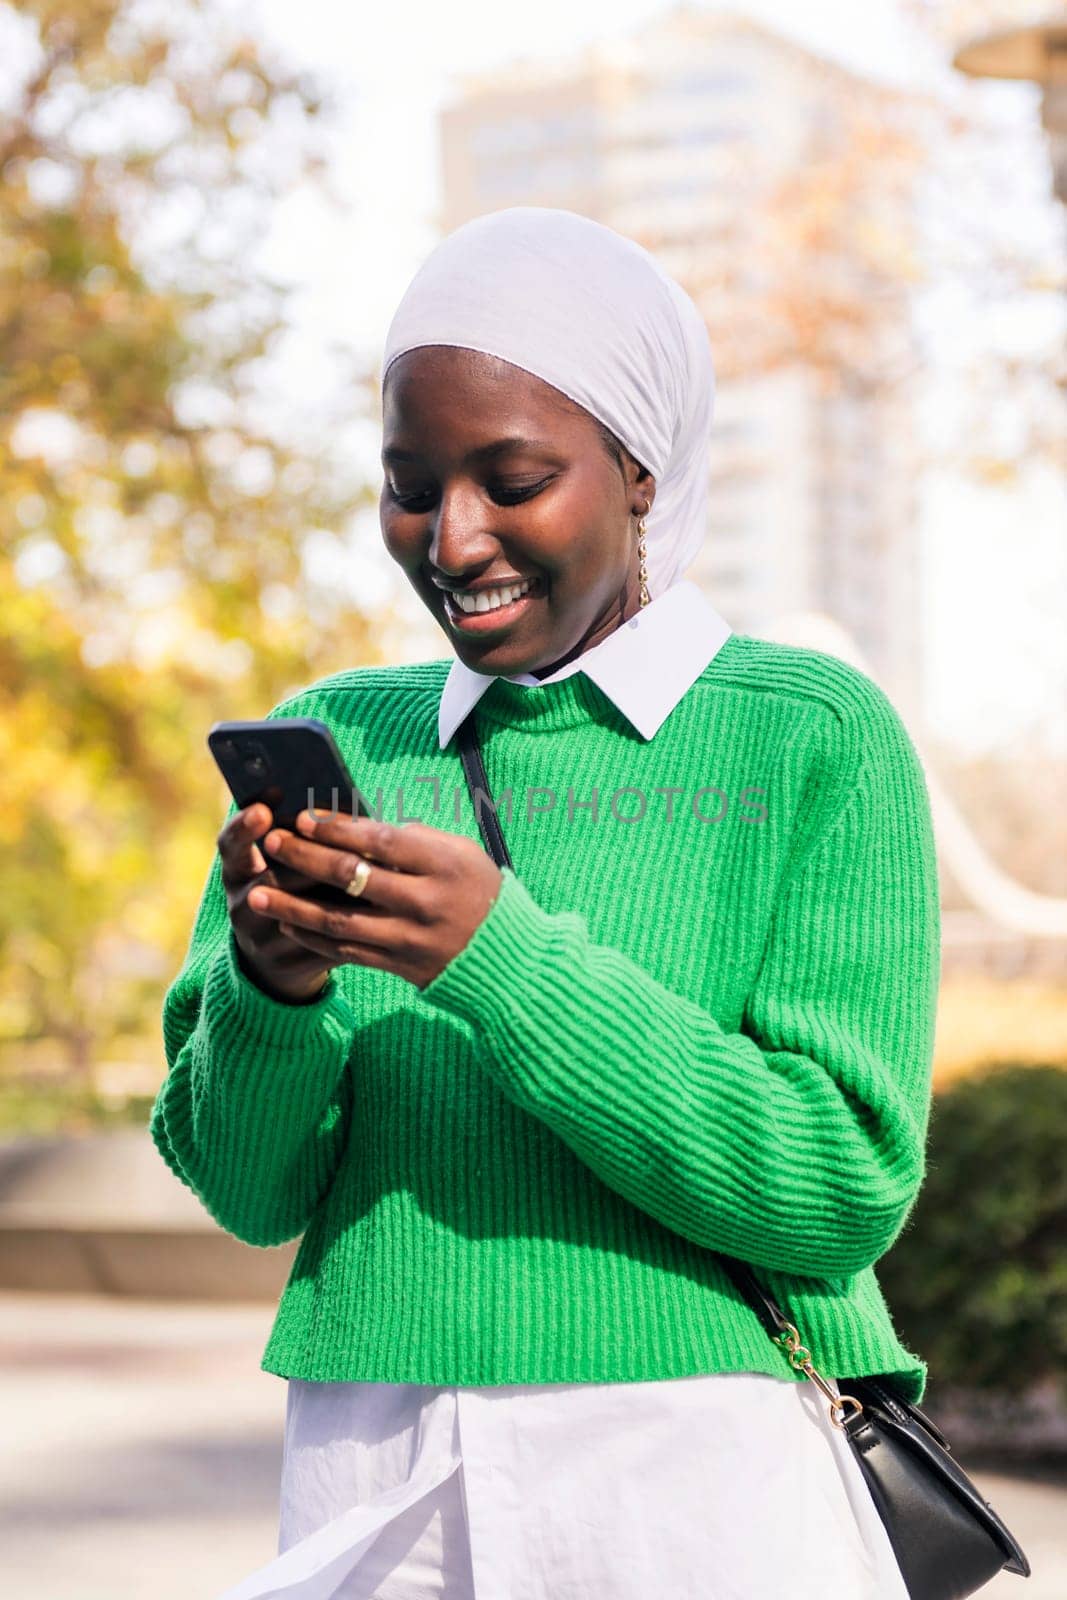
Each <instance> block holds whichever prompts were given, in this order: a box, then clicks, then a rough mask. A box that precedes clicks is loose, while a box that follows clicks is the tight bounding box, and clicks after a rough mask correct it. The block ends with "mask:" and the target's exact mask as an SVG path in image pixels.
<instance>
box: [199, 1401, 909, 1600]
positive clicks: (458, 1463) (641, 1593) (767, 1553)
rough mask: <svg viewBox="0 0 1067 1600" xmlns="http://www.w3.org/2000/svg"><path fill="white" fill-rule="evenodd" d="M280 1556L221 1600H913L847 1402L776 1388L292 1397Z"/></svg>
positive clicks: (288, 1414)
mask: <svg viewBox="0 0 1067 1600" xmlns="http://www.w3.org/2000/svg"><path fill="white" fill-rule="evenodd" d="M834 1387H836V1386H834ZM278 1550H279V1554H278V1556H277V1558H276V1559H275V1560H273V1561H271V1562H269V1563H268V1564H267V1565H266V1566H264V1567H262V1568H260V1569H259V1571H257V1572H255V1573H252V1574H250V1575H249V1576H248V1577H247V1578H245V1579H244V1580H243V1581H242V1582H240V1583H238V1584H237V1585H236V1586H235V1587H232V1588H230V1589H227V1590H226V1592H225V1594H224V1595H222V1596H220V1597H219V1600H269V1597H271V1596H278V1597H279V1600H604V1596H605V1595H610V1596H611V1597H612V1600H650V1597H652V1596H655V1597H656V1600H764V1597H766V1596H770V1595H774V1594H779V1593H782V1594H788V1595H789V1597H790V1600H826V1596H828V1595H835V1596H841V1597H846V1596H847V1597H848V1600H908V1596H907V1590H906V1588H905V1585H904V1581H903V1578H902V1576H901V1573H900V1568H899V1566H898V1565H897V1562H896V1558H895V1556H894V1554H893V1551H892V1547H891V1545H890V1543H889V1538H888V1535H887V1533H886V1530H885V1527H884V1526H883V1524H882V1521H881V1519H880V1518H879V1516H878V1513H877V1511H876V1510H875V1508H874V1504H873V1501H872V1499H871V1495H870V1491H869V1489H868V1488H867V1484H866V1481H865V1480H864V1478H863V1475H862V1473H861V1471H860V1468H859V1465H858V1463H857V1462H856V1460H855V1458H854V1456H853V1454H852V1450H851V1447H850V1446H849V1444H848V1441H847V1439H846V1438H845V1436H844V1434H843V1433H842V1432H841V1430H840V1429H839V1428H836V1427H834V1426H833V1424H832V1423H831V1421H830V1416H829V1411H828V1403H827V1401H826V1400H825V1398H824V1397H823V1396H822V1395H821V1394H820V1393H819V1392H818V1390H817V1389H816V1388H815V1386H814V1384H812V1383H810V1382H793V1381H792V1380H790V1379H786V1378H776V1377H770V1376H767V1375H764V1374H762V1373H730V1374H708V1375H700V1376H695V1377H688V1378H678V1379H671V1380H666V1381H656V1382H645V1383H612V1384H540V1385H512V1386H503V1387H498V1386H488V1387H484V1388H473V1387H463V1388H433V1387H430V1386H422V1385H393V1384H372V1383H366V1384H360V1383H340V1384H311V1383H303V1382H296V1381H295V1380H292V1381H290V1384H289V1396H288V1405H287V1414H286V1444H285V1452H284V1459H283V1467H282V1482H281V1519H280V1528H279V1540H278Z"/></svg>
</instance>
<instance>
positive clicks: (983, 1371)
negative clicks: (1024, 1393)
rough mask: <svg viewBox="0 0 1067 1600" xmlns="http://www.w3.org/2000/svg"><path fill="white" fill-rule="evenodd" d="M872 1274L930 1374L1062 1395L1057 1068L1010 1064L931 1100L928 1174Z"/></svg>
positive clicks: (1063, 1220) (1065, 1271)
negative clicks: (1042, 1386)
mask: <svg viewBox="0 0 1067 1600" xmlns="http://www.w3.org/2000/svg"><path fill="white" fill-rule="evenodd" d="M877 1274H878V1278H879V1281H880V1283H881V1285H882V1288H883V1289H884V1291H885V1296H886V1299H887V1301H888V1303H889V1306H890V1310H891V1312H892V1315H893V1319H894V1321H895V1323H896V1325H897V1328H898V1330H899V1332H900V1335H901V1337H902V1338H903V1340H904V1342H905V1344H907V1345H908V1346H909V1347H910V1348H911V1349H913V1350H915V1351H917V1352H918V1353H919V1354H920V1355H921V1356H922V1358H923V1360H924V1361H928V1362H929V1364H930V1381H931V1384H933V1383H934V1382H935V1381H936V1382H937V1383H938V1384H960V1385H966V1386H969V1387H973V1388H975V1389H999V1390H1003V1389H1011V1388H1015V1387H1017V1386H1019V1385H1020V1384H1022V1383H1024V1382H1025V1383H1031V1382H1036V1381H1037V1380H1039V1379H1042V1378H1046V1377H1048V1376H1050V1375H1052V1376H1056V1377H1058V1378H1059V1379H1060V1380H1061V1382H1062V1383H1063V1385H1064V1393H1065V1397H1067V1069H1064V1068H1060V1067H1054V1066H1026V1065H1024V1064H1021V1063H1015V1062H1007V1063H1002V1064H997V1065H994V1066H992V1067H990V1068H988V1069H986V1070H984V1071H982V1072H980V1073H979V1074H977V1075H975V1076H972V1077H968V1078H965V1079H962V1080H960V1081H958V1082H957V1083H955V1084H953V1085H952V1087H951V1088H949V1089H946V1090H945V1091H943V1092H942V1093H940V1094H938V1095H936V1096H935V1098H934V1103H933V1109H932V1112H931V1122H930V1139H929V1144H928V1148H927V1175H926V1181H925V1183H924V1185H923V1188H922V1190H921V1192H920V1194H919V1198H918V1200H917V1202H916V1205H915V1208H914V1210H913V1211H912V1213H911V1216H910V1217H909V1218H908V1221H907V1224H906V1225H905V1227H904V1230H903V1232H902V1233H901V1235H900V1237H899V1238H898V1240H897V1242H896V1243H895V1244H894V1246H893V1248H892V1249H891V1250H890V1251H889V1252H888V1253H887V1254H886V1255H885V1256H883V1258H882V1260H881V1261H880V1262H879V1264H878V1267H877Z"/></svg>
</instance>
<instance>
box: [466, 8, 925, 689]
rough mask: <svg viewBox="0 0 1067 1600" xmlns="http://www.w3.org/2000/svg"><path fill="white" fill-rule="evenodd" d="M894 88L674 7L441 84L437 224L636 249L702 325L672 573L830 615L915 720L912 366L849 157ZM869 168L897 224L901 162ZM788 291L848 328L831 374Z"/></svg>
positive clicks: (766, 613)
mask: <svg viewBox="0 0 1067 1600" xmlns="http://www.w3.org/2000/svg"><path fill="white" fill-rule="evenodd" d="M900 100H901V97H900V96H899V95H897V94H895V93H894V92H892V91H889V90H887V89H885V88H883V87H881V86H878V85H875V84H872V83H870V82H867V81H865V80H863V79H861V78H858V77H856V76H854V75H853V74H852V73H850V72H848V71H846V70H845V69H843V68H841V67H839V66H837V65H834V64H832V63H830V62H828V61H826V60H824V59H822V58H820V57H818V56H815V55H812V54H811V53H810V52H808V51H806V50H805V49H803V48H802V47H800V46H798V45H797V44H795V43H793V42H791V41H789V40H787V39H785V38H783V37H780V36H778V35H776V34H774V33H772V32H769V31H767V30H766V29H764V28H761V27H759V26H758V25H756V24H753V23H750V22H748V21H746V20H744V19H741V18H737V17H725V16H716V15H714V14H708V13H703V12H690V11H688V10H680V11H678V12H676V13H674V14H673V15H672V16H669V17H667V18H665V19H664V18H661V19H657V21H656V23H655V24H653V25H652V26H650V27H648V28H646V29H644V30H643V31H641V32H639V33H636V34H633V35H631V36H629V37H627V38H623V39H619V40H615V41H612V42H611V43H609V44H605V45H597V46H594V47H593V48H591V49H590V50H589V51H587V52H586V53H584V54H583V55H582V56H580V57H578V58H575V59H574V60H573V61H570V62H566V63H559V64H556V65H553V66H552V67H551V68H544V67H542V66H540V65H538V66H536V67H533V66H522V65H521V64H520V65H519V66H516V67H515V68H514V70H512V71H510V72H509V74H508V76H507V78H506V80H505V79H503V78H502V77H501V76H500V75H496V76H494V77H492V78H466V79H464V80H462V82H461V85H460V92H459V98H458V99H457V101H456V103H454V104H453V105H451V106H450V107H448V108H447V109H446V110H445V111H444V112H443V113H442V130H441V131H442V139H441V149H442V162H443V174H442V175H443V187H442V192H443V205H442V214H441V216H440V218H439V221H440V224H441V227H442V230H443V231H445V232H448V231H451V230H452V229H453V228H455V227H458V226H459V225H460V224H461V223H462V222H464V221H467V220H468V219H469V218H471V217H473V216H477V215H480V214H481V213H483V212H486V211H492V210H496V209H498V208H500V207H502V206H507V205H553V206H564V207H567V208H569V209H572V210H576V211H580V212H583V213H584V214H585V215H587V216H590V217H594V218H596V219H597V220H599V221H601V222H604V223H606V224H608V225H609V226H611V227H614V228H616V229H618V230H619V231H620V232H622V233H625V234H627V235H629V236H630V237H632V238H634V239H636V240H638V242H640V243H642V244H644V245H646V247H648V248H650V249H652V250H653V251H654V253H655V254H656V255H657V257H658V259H659V260H661V261H662V262H663V264H664V266H665V267H666V268H667V269H668V270H669V271H670V272H672V273H673V274H674V275H675V276H676V277H677V278H678V279H679V281H680V282H682V283H683V284H684V285H685V286H686V288H687V289H688V290H689V292H690V293H691V294H692V295H693V298H694V299H695V300H696V302H697V304H698V306H700V308H701V310H702V312H703V313H704V314H705V316H706V317H707V320H708V325H709V329H710V331H711V335H712V348H713V353H714V354H715V356H716V365H717V369H718V388H717V401H716V417H715V424H714V429H713V438H712V442H711V463H710V465H711V482H712V497H713V503H712V511H711V518H710V525H709V529H708V540H707V544H706V547H705V550H704V552H703V554H702V556H701V557H700V559H699V560H698V562H697V564H696V565H695V566H694V567H693V568H692V570H691V576H692V577H693V578H694V579H695V580H696V581H698V582H699V583H700V584H701V586H702V587H703V588H704V589H705V590H706V592H707V593H708V596H709V598H710V599H711V600H712V602H713V604H715V605H716V606H717V607H718V609H719V610H720V611H721V612H722V613H723V615H724V616H725V617H726V618H727V620H728V621H729V622H730V623H731V625H732V626H733V627H734V628H736V629H738V630H739V631H743V632H748V633H755V634H759V633H760V632H761V631H762V630H764V629H766V628H767V627H769V625H770V624H771V623H772V622H773V620H774V619H775V618H776V617H779V616H781V615H783V614H786V613H790V612H794V611H797V610H803V611H825V612H827V613H829V615H830V616H832V617H833V618H834V619H835V620H836V621H837V622H839V623H840V624H841V625H842V626H843V627H845V628H846V629H847V630H848V632H849V633H850V634H851V635H852V636H853V637H854V639H855V641H856V643H857V645H858V646H859V648H860V650H861V651H862V653H863V655H864V656H865V657H866V658H867V659H868V660H869V661H870V663H871V666H872V670H873V671H874V672H875V673H876V675H877V676H878V678H879V680H880V681H881V682H882V683H883V684H884V685H885V687H886V688H887V690H888V691H889V692H890V693H891V694H892V695H893V696H894V698H895V699H896V701H897V703H898V704H899V705H900V707H901V709H902V710H903V711H904V712H905V714H906V715H911V716H916V717H918V715H919V713H920V674H921V663H920V639H921V628H920V621H921V619H920V614H919V593H918V571H919V553H918V545H917V541H918V532H917V522H918V517H917V510H916V503H915V480H916V475H917V473H916V467H915V462H914V458H913V454H912V444H911V431H910V429H911V424H910V415H911V408H910V406H909V405H908V404H907V403H905V401H904V400H903V399H902V391H901V386H900V384H899V383H898V382H897V381H896V377H897V375H899V374H900V373H902V372H907V370H908V368H909V366H914V365H915V364H916V362H915V356H914V352H913V351H912V349H911V342H910V341H911V334H910V322H909V307H908V303H907V295H906V291H904V292H901V291H900V288H899V283H900V282H902V281H903V279H904V277H905V276H906V275H905V274H900V275H895V274H892V273H885V274H883V275H882V276H881V277H879V276H878V274H877V268H876V267H875V268H872V265H871V260H872V249H871V246H870V241H871V240H872V239H874V240H877V230H878V227H879V220H878V217H877V216H876V215H874V214H872V212H871V205H872V193H871V189H870V186H869V185H866V186H865V180H864V176H863V173H864V171H865V172H866V177H868V178H869V177H870V173H871V170H872V169H871V167H870V166H869V165H868V167H867V168H866V169H862V168H860V167H858V166H857V168H856V171H855V172H854V173H852V174H851V176H850V171H849V168H848V161H849V159H850V150H851V144H850V141H851V140H852V139H853V133H852V129H853V128H854V126H855V121H854V119H855V117H856V115H857V111H859V112H860V113H861V114H862V116H863V117H865V118H866V125H867V126H868V127H870V125H871V123H872V117H873V121H874V123H877V122H878V121H879V119H880V117H881V116H882V115H883V113H884V116H885V118H886V119H887V122H889V123H892V120H893V117H894V116H895V115H896V114H897V113H898V111H899V102H900ZM892 161H893V163H894V165H893V178H892V180H887V191H889V190H892V193H893V197H894V198H893V200H892V202H891V203H892V204H895V205H897V206H898V207H899V206H901V205H902V207H903V210H902V211H901V212H898V214H895V215H894V217H893V219H892V223H891V227H898V226H899V221H900V215H904V216H905V217H906V215H907V208H908V204H909V200H908V194H907V177H908V157H907V155H906V153H902V152H901V150H900V148H895V149H894V153H893V156H892ZM820 163H822V164H823V165H822V166H821V167H820V165H819V164H820ZM835 164H836V165H835ZM888 165H889V164H888V159H887V162H886V170H888ZM875 170H880V169H877V168H876V169H875ZM819 171H826V172H827V173H828V174H829V175H830V176H829V194H830V199H831V200H832V201H833V204H834V206H835V207H836V210H835V212H834V226H835V227H836V233H834V235H833V237H832V239H831V241H830V245H829V246H827V245H826V244H825V242H824V241H823V240H822V239H821V238H820V236H819V233H818V229H819V226H820V206H821V205H822V203H823V196H822V193H821V191H820V189H819V180H818V179H817V178H816V180H815V182H814V185H813V186H812V174H817V173H818V172H819ZM902 178H903V186H901V179H902ZM805 182H807V183H808V185H809V189H808V190H807V191H804V190H803V188H802V186H803V185H804V183H805ZM850 182H851V183H852V185H853V188H852V190H850V189H849V183H850ZM835 185H840V188H836V187H834V186H835ZM801 193H807V195H808V202H807V203H808V204H809V212H810V215H809V213H804V212H797V213H796V214H795V215H794V223H796V222H797V220H798V219H799V222H800V224H801V225H802V226H808V225H810V228H811V230H812V231H811V233H810V234H809V235H808V240H807V243H806V244H805V245H804V248H803V249H801V248H799V247H797V248H794V247H793V245H792V244H791V242H790V237H791V236H790V235H788V234H787V233H783V232H782V231H781V217H782V197H783V195H785V196H790V195H792V196H794V197H795V196H796V195H798V194H801ZM902 195H903V200H901V196H902ZM874 200H875V202H877V196H875V197H874ZM788 209H789V207H788V205H787V206H786V211H787V212H788ZM853 215H854V220H855V228H854V229H853V227H852V223H851V220H850V219H851V218H853ZM805 219H807V220H805ZM883 220H884V219H883ZM883 231H884V232H887V231H889V227H888V226H887V227H885V228H883ZM812 241H814V242H812ZM854 241H860V242H858V243H854ZM816 250H819V251H821V252H822V253H821V254H819V255H818V256H816V255H815V254H814V252H815V251H816ZM874 254H875V255H877V249H875V251H874ZM801 258H803V259H801ZM816 260H817V262H818V265H817V266H816V265H814V263H815V261H816ZM805 274H806V275H807V276H805ZM806 285H807V287H806ZM808 296H810V304H811V308H812V314H813V315H815V314H818V315H822V316H824V317H830V318H831V319H833V318H835V317H836V318H837V322H836V324H835V331H834V332H833V334H832V338H833V339H836V340H837V342H838V343H839V344H842V346H843V348H845V349H846V352H847V348H848V339H849V338H850V337H853V331H852V325H853V324H857V325H859V324H862V323H863V322H864V320H865V319H866V318H867V317H870V320H871V324H872V326H871V328H870V329H868V330H867V333H866V335H863V333H862V329H860V331H859V332H856V333H855V341H856V342H855V346H854V349H853V350H852V353H851V355H848V354H846V357H845V360H844V363H843V365H844V370H843V372H838V373H836V374H835V373H833V372H831V371H830V370H829V368H828V366H827V363H826V361H825V360H824V359H823V357H824V355H825V341H824V342H823V346H822V347H820V349H821V350H822V354H821V355H820V354H819V352H818V351H816V350H815V348H814V346H813V347H812V349H811V350H809V349H806V348H805V344H804V336H803V330H804V325H805V321H806V315H807V306H808V299H807V298H806V297H808ZM835 297H836V298H835ZM776 327H777V329H778V331H777V333H776V331H775V330H776ZM782 329H785V330H786V331H785V332H784V333H783V332H782ZM798 329H799V330H800V335H799V336H797V330H798ZM789 330H792V331H791V332H790V331H789ZM864 337H865V338H866V343H864V342H863V338H864ZM776 341H777V342H776ZM813 352H814V353H813Z"/></svg>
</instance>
